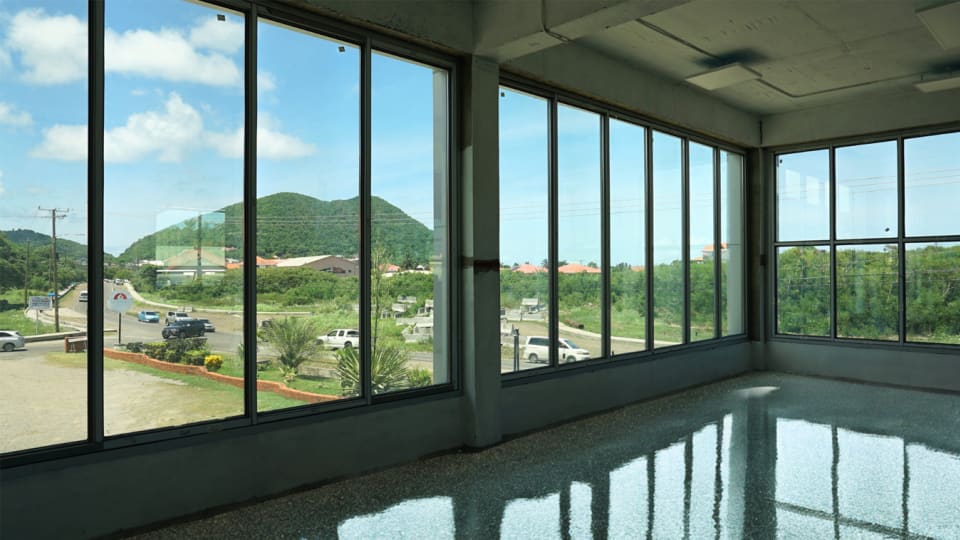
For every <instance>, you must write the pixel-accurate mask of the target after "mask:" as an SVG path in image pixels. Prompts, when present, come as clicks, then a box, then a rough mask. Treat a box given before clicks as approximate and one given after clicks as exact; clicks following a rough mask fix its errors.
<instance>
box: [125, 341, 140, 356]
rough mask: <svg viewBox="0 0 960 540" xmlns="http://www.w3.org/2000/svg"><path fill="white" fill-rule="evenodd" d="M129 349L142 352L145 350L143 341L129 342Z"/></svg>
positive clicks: (133, 351) (129, 350)
mask: <svg viewBox="0 0 960 540" xmlns="http://www.w3.org/2000/svg"><path fill="white" fill-rule="evenodd" d="M127 351H128V352H132V353H142V352H143V342H141V341H134V342H133V343H127Z"/></svg>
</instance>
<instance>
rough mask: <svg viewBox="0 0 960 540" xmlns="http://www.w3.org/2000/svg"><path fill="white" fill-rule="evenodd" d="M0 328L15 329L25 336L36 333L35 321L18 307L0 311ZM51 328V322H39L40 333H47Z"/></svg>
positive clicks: (51, 330)
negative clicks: (24, 314)
mask: <svg viewBox="0 0 960 540" xmlns="http://www.w3.org/2000/svg"><path fill="white" fill-rule="evenodd" d="M0 329H3V330H16V331H17V332H20V333H21V334H23V335H25V336H34V335H37V323H36V321H34V320H33V319H28V318H26V317H24V316H23V312H22V311H20V310H19V309H14V310H11V311H2V312H0ZM53 330H54V329H53V325H52V324H46V323H44V322H41V323H40V332H39V333H40V334H49V333H51V332H53Z"/></svg>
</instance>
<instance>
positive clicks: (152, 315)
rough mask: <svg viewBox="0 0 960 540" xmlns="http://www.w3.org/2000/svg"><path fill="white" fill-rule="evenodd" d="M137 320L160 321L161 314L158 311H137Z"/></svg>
mask: <svg viewBox="0 0 960 540" xmlns="http://www.w3.org/2000/svg"><path fill="white" fill-rule="evenodd" d="M137 320H138V321H140V322H155V323H158V322H160V314H159V313H157V312H156V311H141V312H140V313H137Z"/></svg>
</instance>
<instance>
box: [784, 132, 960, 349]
mask: <svg viewBox="0 0 960 540" xmlns="http://www.w3.org/2000/svg"><path fill="white" fill-rule="evenodd" d="M901 149H902V150H901ZM958 151H960V137H958V136H957V134H956V133H946V134H938V135H929V136H923V137H911V138H902V137H901V138H897V139H894V140H889V141H882V142H876V143H869V144H861V145H853V146H843V147H836V148H832V149H823V150H813V151H808V152H801V153H797V154H783V155H780V156H778V159H777V201H778V206H777V212H778V213H777V242H776V244H775V246H776V252H777V266H776V276H777V279H776V283H777V285H776V287H777V310H776V318H777V326H776V328H777V333H779V334H797V335H807V336H821V337H829V338H831V339H836V338H840V339H869V340H874V341H887V342H891V341H892V342H899V343H904V342H921V343H939V344H958V343H960V301H958V298H960V297H958V293H957V287H954V285H953V284H954V283H955V282H956V281H957V275H958V271H957V268H960V249H958V248H957V246H958V245H960V221H958V220H957V219H956V217H955V214H956V212H954V211H953V210H952V209H951V208H949V205H948V204H947V203H945V202H944V201H945V200H946V199H949V197H950V196H951V195H954V194H955V193H954V192H955V191H956V189H955V188H954V186H956V185H958V184H960V181H958V178H960V176H958V171H960V162H958V161H957V155H958ZM900 152H902V155H900ZM900 161H902V162H903V175H902V177H901V176H900V173H898V163H899V162H900ZM831 170H833V171H835V174H834V176H835V178H832V179H831V178H830V174H829V171H831ZM833 186H835V189H834V187H833ZM901 186H902V187H901ZM831 192H834V193H835V195H834V197H833V198H834V199H835V204H834V205H832V206H831V205H830V203H829V199H830V197H827V201H826V202H824V200H823V197H822V195H823V194H829V193H831ZM901 209H902V210H901ZM825 222H826V223H827V225H828V226H829V225H830V224H831V223H832V224H833V228H834V229H835V234H832V235H831V234H829V227H828V228H827V229H824V227H823V224H824V223H825ZM901 223H902V224H903V225H901ZM901 276H904V277H905V279H904V280H901Z"/></svg>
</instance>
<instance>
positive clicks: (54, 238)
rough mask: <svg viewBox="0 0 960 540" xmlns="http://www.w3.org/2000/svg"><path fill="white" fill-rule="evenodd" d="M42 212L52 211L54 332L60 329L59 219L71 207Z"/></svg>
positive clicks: (51, 253)
mask: <svg viewBox="0 0 960 540" xmlns="http://www.w3.org/2000/svg"><path fill="white" fill-rule="evenodd" d="M37 210H40V211H41V212H50V226H51V230H52V233H53V234H51V235H50V265H51V267H52V269H53V328H54V330H53V331H54V332H59V331H60V288H59V287H58V286H57V220H58V219H63V218H65V217H67V212H69V211H70V209H69V208H68V209H65V210H63V209H60V208H40V207H39V206H38V207H37Z"/></svg>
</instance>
